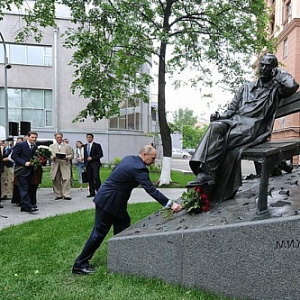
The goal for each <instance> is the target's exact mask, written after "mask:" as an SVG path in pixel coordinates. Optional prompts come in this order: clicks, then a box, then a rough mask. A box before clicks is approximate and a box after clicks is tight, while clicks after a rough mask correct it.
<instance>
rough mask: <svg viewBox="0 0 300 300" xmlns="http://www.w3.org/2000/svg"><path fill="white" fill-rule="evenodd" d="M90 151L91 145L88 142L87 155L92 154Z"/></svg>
mask: <svg viewBox="0 0 300 300" xmlns="http://www.w3.org/2000/svg"><path fill="white" fill-rule="evenodd" d="M90 152H91V145H90V144H88V145H87V155H88V156H90Z"/></svg>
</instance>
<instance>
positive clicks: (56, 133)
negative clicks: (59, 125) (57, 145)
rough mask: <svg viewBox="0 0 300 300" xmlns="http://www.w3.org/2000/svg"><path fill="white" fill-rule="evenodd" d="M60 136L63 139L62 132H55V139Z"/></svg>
mask: <svg viewBox="0 0 300 300" xmlns="http://www.w3.org/2000/svg"><path fill="white" fill-rule="evenodd" d="M58 134H59V135H61V137H63V136H64V135H63V134H62V133H61V132H59V131H58V132H55V133H54V137H56V136H57V135H58Z"/></svg>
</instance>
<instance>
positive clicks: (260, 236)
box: [108, 216, 300, 300]
mask: <svg viewBox="0 0 300 300" xmlns="http://www.w3.org/2000/svg"><path fill="white" fill-rule="evenodd" d="M143 222H145V221H141V222H140V223H139V224H141V223H143ZM137 227H138V226H137ZM299 258H300V217H299V216H293V217H286V218H272V219H269V220H263V221H253V222H244V223H242V224H229V225H226V226H213V227H204V228H198V229H187V230H180V229H179V230H174V231H168V232H157V233H156V232H152V233H151V232H149V233H147V234H141V233H140V232H138V233H137V234H135V233H134V229H132V228H131V231H130V234H129V232H127V231H124V232H123V233H121V234H119V235H117V236H115V237H113V238H112V239H110V240H109V245H108V270H109V271H110V272H117V273H122V274H131V275H137V276H142V277H151V278H158V279H162V280H164V281H166V282H169V283H176V284H180V285H183V286H186V287H194V288H198V289H201V290H207V291H210V292H213V293H216V294H219V295H224V296H228V297H236V298H237V299H245V298H247V299H257V300H262V299H264V300H268V299H270V300H274V299H281V300H284V299H293V300H295V299H298V298H299V294H300V284H299V274H300V263H299Z"/></svg>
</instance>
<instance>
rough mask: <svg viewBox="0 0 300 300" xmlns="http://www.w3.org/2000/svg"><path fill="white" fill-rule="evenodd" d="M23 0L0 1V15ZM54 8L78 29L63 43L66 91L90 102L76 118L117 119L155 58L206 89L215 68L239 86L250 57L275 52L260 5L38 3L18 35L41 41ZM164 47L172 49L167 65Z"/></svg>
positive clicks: (140, 94) (98, 0) (142, 95)
mask: <svg viewBox="0 0 300 300" xmlns="http://www.w3.org/2000/svg"><path fill="white" fill-rule="evenodd" d="M25 2H27V1H21V0H14V1H13V0H0V10H1V12H2V11H3V9H8V10H10V7H11V5H12V4H15V5H17V6H20V5H21V4H25ZM55 4H63V5H66V6H67V7H69V9H70V13H71V17H72V22H73V23H74V24H75V26H74V27H73V28H72V29H69V30H68V31H67V32H66V33H65V37H66V44H65V46H66V47H69V48H71V47H72V48H73V49H75V52H74V55H73V58H72V61H71V64H72V65H73V66H74V67H75V80H74V82H73V84H72V87H71V89H72V91H73V92H75V91H76V90H79V91H80V94H81V95H82V96H83V97H85V98H88V99H90V102H89V103H88V105H87V107H86V108H85V109H84V110H83V111H81V112H80V113H79V115H78V117H77V120H83V119H85V118H86V117H87V116H91V117H92V118H93V119H94V120H95V121H96V120H98V119H101V118H104V117H106V118H108V117H110V116H112V115H115V114H117V113H118V112H119V103H120V102H121V101H122V100H123V99H124V98H128V99H135V98H139V99H141V100H143V101H147V100H148V94H147V93H148V90H147V86H148V84H149V83H150V82H151V81H152V80H153V79H152V77H151V76H150V75H149V74H148V73H147V72H146V73H139V70H140V68H141V66H142V65H143V64H145V63H151V58H152V57H153V55H156V56H158V57H159V58H161V59H164V61H165V62H166V68H165V69H164V68H161V69H160V72H165V73H169V74H173V73H174V72H181V71H182V70H184V69H186V68H193V69H196V70H197V71H198V76H197V77H194V78H190V83H191V84H192V85H196V84H197V82H199V81H201V82H203V83H206V84H211V66H212V65H216V66H217V69H218V71H219V72H220V73H221V74H223V75H224V76H223V81H224V82H225V83H226V84H227V85H228V86H231V87H232V88H236V86H237V85H239V84H240V83H241V82H242V81H243V72H244V69H243V65H244V64H248V63H249V58H250V57H251V56H252V55H253V54H254V53H259V52H260V51H262V49H264V48H268V49H272V48H273V45H272V44H271V42H270V41H269V40H268V21H269V17H268V11H267V9H266V6H265V1H264V0H190V1H182V0H165V1H162V0H152V1H149V0H139V1H136V0H93V1H92V0H85V1H82V0H58V1H55V0H39V1H35V2H34V6H33V7H32V8H31V9H27V10H26V12H27V14H26V22H27V27H26V28H25V29H24V31H23V32H22V33H21V34H20V35H19V38H20V39H25V38H26V36H27V35H28V34H30V33H32V32H33V34H34V35H35V37H36V38H37V39H40V38H41V36H40V35H39V31H38V26H44V27H46V26H55V18H54V17H55ZM2 16H3V15H2ZM162 45H164V46H166V45H170V46H172V48H171V49H172V50H171V53H170V58H169V59H168V60H167V59H166V52H165V48H164V49H163V51H161V50H162V48H161V46H162ZM238 53H243V54H244V55H243V56H240V55H237V54H238ZM248 66H249V64H248ZM178 84H180V83H178ZM132 86H135V87H136V88H135V90H134V91H133V89H132ZM159 101H162V102H164V101H165V99H164V97H161V98H159ZM162 113H164V112H162ZM162 125H163V124H161V127H162Z"/></svg>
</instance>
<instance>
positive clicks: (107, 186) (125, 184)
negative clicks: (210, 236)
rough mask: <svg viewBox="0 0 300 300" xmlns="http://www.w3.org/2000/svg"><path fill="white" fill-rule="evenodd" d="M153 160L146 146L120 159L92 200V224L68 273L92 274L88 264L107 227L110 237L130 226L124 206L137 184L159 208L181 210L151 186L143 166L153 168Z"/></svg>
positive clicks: (151, 151)
mask: <svg viewBox="0 0 300 300" xmlns="http://www.w3.org/2000/svg"><path fill="white" fill-rule="evenodd" d="M155 159H156V149H155V148H154V147H152V146H150V145H146V146H143V147H142V149H141V150H140V151H139V155H129V156H126V157H124V158H123V159H122V161H121V162H120V163H119V164H118V165H117V166H116V168H115V169H114V170H113V172H112V173H111V175H110V176H109V178H108V179H107V180H106V181H105V183H104V184H102V185H101V187H100V189H99V190H98V193H97V195H96V197H95V198H94V202H95V205H96V215H95V224H94V227H93V229H92V232H91V235H90V237H89V239H88V240H87V242H86V244H85V246H84V248H83V250H82V252H81V254H80V255H79V256H78V257H77V259H76V261H75V263H74V265H73V269H72V273H74V274H83V275H87V274H90V273H93V272H94V271H93V270H92V269H90V267H89V260H90V259H91V258H92V257H93V255H94V253H95V252H96V250H97V249H98V248H99V247H100V245H101V243H102V241H103V239H104V238H105V236H106V235H107V233H108V232H109V230H110V228H111V226H112V225H113V226H114V234H118V233H119V232H121V231H123V230H124V229H126V228H128V227H129V226H130V217H129V215H128V212H127V202H128V200H129V198H130V194H131V191H132V190H133V189H134V188H135V187H137V186H138V185H139V184H140V185H141V186H142V187H143V188H144V189H145V191H146V192H147V193H148V194H149V195H150V196H152V197H153V198H154V199H155V200H156V201H158V202H159V203H160V204H161V205H163V206H171V208H172V209H173V211H175V212H178V211H180V210H182V207H181V205H180V204H177V203H172V201H171V200H169V199H168V198H167V197H166V196H165V195H163V194H162V193H161V192H159V191H158V190H157V189H156V188H155V187H154V185H153V184H152V183H151V181H150V178H149V170H148V168H147V166H150V165H151V164H153V163H154V161H155Z"/></svg>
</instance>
